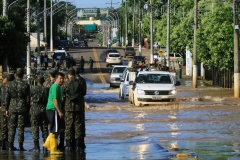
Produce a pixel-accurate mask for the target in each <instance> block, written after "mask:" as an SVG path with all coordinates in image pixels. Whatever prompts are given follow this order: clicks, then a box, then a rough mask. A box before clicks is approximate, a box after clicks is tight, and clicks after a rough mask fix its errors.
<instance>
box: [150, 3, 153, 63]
mask: <svg viewBox="0 0 240 160" xmlns="http://www.w3.org/2000/svg"><path fill="white" fill-rule="evenodd" d="M152 4H153V3H152V0H150V32H151V43H150V45H151V46H150V48H151V53H150V63H152V62H153V14H152V8H153V5H152Z"/></svg>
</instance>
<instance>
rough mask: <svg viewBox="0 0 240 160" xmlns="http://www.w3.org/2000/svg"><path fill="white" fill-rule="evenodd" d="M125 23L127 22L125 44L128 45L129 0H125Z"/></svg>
mask: <svg viewBox="0 0 240 160" xmlns="http://www.w3.org/2000/svg"><path fill="white" fill-rule="evenodd" d="M125 21H126V22H125V23H126V30H125V38H126V42H125V43H126V44H125V46H126V47H127V45H128V14H127V0H125Z"/></svg>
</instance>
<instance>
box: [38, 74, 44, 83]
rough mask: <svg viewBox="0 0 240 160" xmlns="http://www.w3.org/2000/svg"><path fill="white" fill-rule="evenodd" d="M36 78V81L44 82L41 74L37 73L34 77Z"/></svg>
mask: <svg viewBox="0 0 240 160" xmlns="http://www.w3.org/2000/svg"><path fill="white" fill-rule="evenodd" d="M36 80H37V81H38V82H40V83H43V82H44V77H43V76H41V75H38V76H37V78H36Z"/></svg>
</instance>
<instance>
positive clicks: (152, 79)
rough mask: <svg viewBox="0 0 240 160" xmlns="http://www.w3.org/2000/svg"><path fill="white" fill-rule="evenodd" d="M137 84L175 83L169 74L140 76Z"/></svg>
mask: <svg viewBox="0 0 240 160" xmlns="http://www.w3.org/2000/svg"><path fill="white" fill-rule="evenodd" d="M136 83H159V84H172V83H173V82H172V79H171V76H170V75H169V74H139V75H138V77H137V78H136Z"/></svg>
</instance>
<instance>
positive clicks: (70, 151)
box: [65, 140, 72, 153]
mask: <svg viewBox="0 0 240 160" xmlns="http://www.w3.org/2000/svg"><path fill="white" fill-rule="evenodd" d="M65 152H67V153H72V144H71V140H66V148H65Z"/></svg>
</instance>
